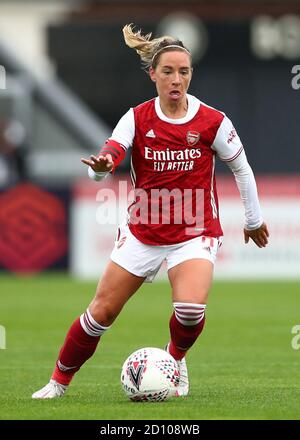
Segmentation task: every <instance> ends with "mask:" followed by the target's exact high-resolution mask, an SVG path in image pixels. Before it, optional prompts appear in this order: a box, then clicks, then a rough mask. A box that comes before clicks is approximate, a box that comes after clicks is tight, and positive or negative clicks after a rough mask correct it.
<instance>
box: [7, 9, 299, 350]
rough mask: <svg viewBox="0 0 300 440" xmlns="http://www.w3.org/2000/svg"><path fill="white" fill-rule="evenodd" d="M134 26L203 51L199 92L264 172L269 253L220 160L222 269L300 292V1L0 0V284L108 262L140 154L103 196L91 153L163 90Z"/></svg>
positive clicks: (91, 273)
mask: <svg viewBox="0 0 300 440" xmlns="http://www.w3.org/2000/svg"><path fill="white" fill-rule="evenodd" d="M126 23H135V24H136V25H137V27H141V28H142V29H143V30H144V31H145V32H153V35H154V36H159V35H162V34H171V35H174V36H178V37H180V38H182V39H183V40H184V42H185V44H186V46H187V47H189V48H190V49H191V50H192V52H193V56H194V76H193V80H192V84H191V89H190V92H191V93H192V94H195V95H196V96H198V97H199V98H200V99H201V100H202V101H204V102H206V103H207V104H209V105H211V106H213V107H216V108H217V109H220V110H222V111H224V112H225V113H226V114H227V115H228V116H229V117H230V118H231V119H232V120H233V122H234V124H235V126H236V128H237V131H238V133H239V135H240V137H241V139H242V141H243V143H244V145H245V148H246V152H247V155H248V159H249V162H250V163H251V165H252V168H253V170H254V173H255V175H256V177H257V183H258V189H259V194H260V199H261V205H262V209H263V214H264V217H265V219H266V221H267V223H268V225H269V229H270V235H271V237H270V245H269V247H268V248H267V249H263V250H260V249H257V248H255V247H254V245H252V244H249V245H248V246H245V245H244V244H243V235H242V226H243V208H242V204H241V202H240V200H239V196H238V193H237V190H236V188H235V184H234V179H233V177H232V175H230V172H229V171H228V170H227V168H226V167H225V166H224V165H223V164H222V163H218V166H217V183H218V191H219V199H220V210H221V219H222V224H223V228H224V233H225V238H224V244H223V246H222V249H221V252H220V258H219V260H218V262H217V265H216V271H215V274H216V278H217V279H218V280H220V282H221V283H222V282H224V280H233V281H236V280H240V281H243V280H244V282H245V284H244V285H245V286H246V285H247V286H248V288H249V284H246V283H247V282H248V281H249V280H252V281H253V280H260V281H268V280H278V282H280V283H282V286H286V285H287V283H288V282H290V281H291V280H294V284H293V285H294V286H295V290H294V295H296V293H297V292H298V293H300V282H299V279H300V168H299V164H300V148H299V123H300V117H299V115H300V111H299V103H300V78H299V75H298V76H297V74H298V73H299V72H300V1H297V0H294V1H292V0H288V1H284V0H282V1H280V0H278V1H276V0H269V1H268V0H261V1H259V0H239V1H238V0H228V1H225V0H223V1H217V0H211V1H208V0H207V1H206V0H202V1H201V0H195V1H193V0H186V1H184V2H182V1H177V0H170V1H168V0H151V1H148V0H138V1H126V0H123V1H122V0H119V1H118V0H110V1H109V0H107V1H101V0H98V1H97V0H94V1H92V0H78V1H77V0H74V1H71V0H70V1H67V0H61V1H49V0H48V1H47V0H43V1H26V2H24V1H21V0H19V1H18V0H1V3H0V290H2V288H4V287H5V289H8V288H9V287H8V286H9V285H10V284H9V281H8V280H9V279H11V280H14V282H17V281H16V280H18V283H19V284H18V285H19V286H22V285H24V284H23V283H25V282H26V280H28V276H29V275H31V276H35V275H37V274H42V275H46V277H45V284H44V285H45V290H46V286H48V275H49V274H52V273H54V274H56V273H57V272H58V271H60V272H62V273H64V274H65V277H66V279H67V278H68V277H70V278H72V279H73V280H74V279H75V280H76V279H79V280H85V281H87V282H89V281H92V282H93V281H95V280H96V279H97V278H98V276H99V275H100V274H101V271H102V270H103V268H104V266H105V264H106V261H107V258H108V256H109V254H110V251H111V249H112V246H113V242H114V237H115V233H116V229H117V222H118V220H119V219H122V216H123V213H124V210H125V206H126V196H127V193H126V188H125V189H124V188H123V187H120V185H119V182H120V181H122V182H123V183H124V182H129V180H128V170H129V163H130V158H129V157H127V158H126V160H125V162H124V163H123V164H122V165H121V166H120V168H119V170H118V172H117V173H116V175H115V177H114V178H111V179H110V180H107V181H105V186H108V187H109V188H110V189H113V190H114V191H115V193H116V194H117V199H116V201H114V200H110V201H107V200H104V199H103V197H102V195H101V193H99V192H98V191H99V189H101V188H102V184H99V183H95V182H92V181H90V180H89V179H88V178H87V169H86V168H85V167H84V166H83V165H82V164H81V162H80V158H81V157H83V156H84V157H85V156H87V155H89V154H91V153H97V151H98V149H99V147H100V146H101V145H102V144H103V143H104V141H105V140H106V138H107V137H108V136H109V135H110V133H111V131H112V129H113V127H114V125H115V124H116V123H117V122H118V120H119V118H120V117H121V116H122V115H123V114H124V113H125V112H126V111H127V109H128V108H129V107H132V106H135V105H137V104H138V103H140V102H142V101H144V100H147V99H150V98H152V97H153V96H155V90H154V88H153V85H152V83H151V82H150V81H149V80H148V78H147V76H146V75H145V73H144V72H143V71H142V70H141V68H140V63H139V59H138V57H137V56H136V55H135V54H134V52H133V51H132V50H129V49H128V48H127V47H126V46H125V43H124V42H123V37H122V27H123V25H124V24H126ZM128 186H129V185H128ZM104 208H105V209H104ZM104 211H105V213H106V214H107V213H108V212H109V214H110V215H109V222H106V223H105V222H104V221H103V215H104ZM104 223H105V224H104ZM95 237H96V238H95ZM16 275H17V278H16ZM164 277H165V275H164V273H161V274H160V278H161V279H162V280H163V279H164ZM37 279H38V280H40V279H41V278H40V277H37ZM60 279H61V278H60V277H59V280H60ZM1 280H2V282H1ZM3 280H5V282H3ZM72 282H73V281H72ZM1 284H2V288H1ZM221 285H222V284H220V286H221ZM224 285H225V284H224ZM91 286H94V284H92V285H91ZM39 287H40V291H39V293H38V295H39V296H40V300H41V298H42V296H43V287H41V284H39ZM298 288H299V289H298ZM92 289H93V288H92ZM250 290H251V289H250ZM298 290H299V291H298ZM284 293H285V292H284V291H283V292H282V296H284ZM5 294H7V291H6V292H4V291H3V290H2V292H1V294H0V303H1V296H2V298H3V299H4V298H5ZM24 294H26V292H24ZM57 295H58V296H59V295H60V293H59V292H57ZM278 295H279V297H280V294H279V292H278ZM279 297H276V301H279V299H278V298H279ZM88 300H89V299H88ZM88 300H86V299H85V303H86V302H87V301H88ZM293 304H294V303H293ZM2 306H3V307H0V324H3V325H4V326H5V327H7V324H6V323H7V322H8V321H9V319H8V317H7V316H5V314H3V311H4V310H5V307H4V303H3V304H2ZM7 307H8V306H7ZM293 308H294V306H293ZM1 309H2V313H1ZM6 310H9V309H7V308H6ZM8 313H9V312H8ZM278 313H279V311H278ZM293 324H300V322H298V323H297V322H295V320H293V321H291V322H290V327H289V329H287V332H289V334H290V329H291V326H292V325H293ZM289 334H288V335H287V344H289V338H290V336H289ZM59 340H61V335H60V338H59ZM2 345H3V342H2ZM0 348H1V337H0ZM132 348H135V345H134V344H133V345H132ZM1 351H2V350H0V354H1V355H2V354H3V351H2V353H1ZM125 354H126V352H124V355H125ZM298 354H299V353H298ZM125 357H127V354H126V356H125Z"/></svg>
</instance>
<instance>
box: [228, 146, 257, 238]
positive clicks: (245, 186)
mask: <svg viewBox="0 0 300 440" xmlns="http://www.w3.org/2000/svg"><path fill="white" fill-rule="evenodd" d="M227 164H228V166H229V168H230V169H231V171H232V172H233V174H234V177H235V181H236V184H237V187H238V189H239V192H240V195H241V199H242V202H243V205H244V209H245V229H248V230H251V229H257V228H259V227H260V226H261V225H262V223H263V218H262V214H261V209H260V205H259V200H258V194H257V187H256V182H255V178H254V175H253V171H252V169H251V167H250V165H249V163H248V161H247V157H246V154H245V152H244V151H242V152H241V153H240V154H239V155H238V157H236V158H235V159H233V160H231V161H229V162H227Z"/></svg>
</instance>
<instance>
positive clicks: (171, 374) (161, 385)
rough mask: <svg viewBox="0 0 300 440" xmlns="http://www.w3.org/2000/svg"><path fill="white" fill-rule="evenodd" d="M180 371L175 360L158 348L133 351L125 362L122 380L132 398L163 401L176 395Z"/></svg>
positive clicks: (125, 389)
mask: <svg viewBox="0 0 300 440" xmlns="http://www.w3.org/2000/svg"><path fill="white" fill-rule="evenodd" d="M179 379H180V373H179V370H178V365H177V362H176V360H175V359H174V358H173V357H172V356H171V355H170V354H169V353H167V352H166V351H164V350H161V349H160V348H153V347H146V348H141V349H139V350H136V351H135V352H133V353H132V354H131V355H130V356H129V357H128V358H127V359H126V361H125V362H124V364H123V367H122V372H121V383H122V387H123V389H124V391H125V394H126V395H127V396H128V397H129V398H130V400H133V401H146V402H162V401H164V400H167V399H168V398H170V397H172V396H174V395H175V394H176V390H177V389H178V385H179Z"/></svg>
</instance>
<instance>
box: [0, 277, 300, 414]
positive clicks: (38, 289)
mask: <svg viewBox="0 0 300 440" xmlns="http://www.w3.org/2000/svg"><path fill="white" fill-rule="evenodd" d="M95 286H96V283H86V282H79V281H75V280H72V279H70V278H69V277H67V276H64V275H56V274H54V275H47V276H46V275H45V276H44V275H41V276H39V277H33V278H31V277H28V278H18V277H13V276H5V275H2V276H1V277H0V290H1V293H0V324H2V325H4V326H5V328H6V332H7V349H6V350H0V389H1V394H0V408H1V411H0V419H43V420H45V419H98V420H110V419H111V420H125V419H130V420H139V419H144V420H155V419H156V420H166V419H169V420H176V419H184V420H201V419H299V415H300V368H299V365H300V350H293V349H292V346H291V339H292V336H293V335H292V333H291V329H292V327H293V326H294V325H296V324H300V315H299V293H300V284H299V283H296V282H288V283H287V282H276V283H275V282H274V283H271V282H269V283H267V282H266V283H263V282H253V283H251V282H250V283H240V282H239V283H238V282H233V283H229V282H226V283H221V282H215V284H214V287H213V290H212V292H211V296H210V300H209V304H208V308H207V321H206V327H205V330H204V332H203V334H202V335H201V336H200V338H199V340H198V341H197V343H196V345H195V346H194V347H193V349H192V350H191V351H190V353H189V355H188V366H189V374H190V382H191V391H190V395H189V396H188V397H187V398H181V399H176V398H174V399H171V400H170V401H167V402H164V403H157V404H155V403H134V402H130V401H129V400H128V399H127V397H126V396H125V394H124V393H123V391H122V389H121V386H120V382H119V378H120V369H121V366H122V363H123V361H124V360H125V359H126V357H127V356H128V355H129V354H130V353H131V352H132V351H134V350H136V349H137V348H140V347H143V346H157V347H163V346H164V345H165V343H166V341H167V340H168V320H169V316H170V314H171V302H170V287H169V285H168V284H164V283H153V284H152V285H147V284H146V285H144V286H143V287H142V288H141V289H140V291H139V292H138V293H137V294H136V295H135V296H134V297H133V298H132V299H131V300H130V301H129V303H128V304H127V305H126V307H125V308H124V310H123V312H122V313H121V315H120V316H119V318H118V319H117V321H116V322H115V323H114V325H113V326H112V328H111V329H110V330H109V331H108V332H107V333H106V334H105V336H104V337H103V338H102V341H101V342H100V345H99V346H98V349H97V352H96V353H95V355H94V357H93V358H92V359H90V360H89V361H88V362H87V364H86V365H85V366H84V367H82V369H81V371H80V372H79V373H78V374H77V376H76V377H75V379H74V380H73V382H72V385H71V386H70V389H69V390H68V393H67V395H66V396H65V397H64V398H63V399H58V400H55V401H54V400H50V401H33V400H31V394H32V392H34V391H36V390H37V389H38V388H40V387H41V386H43V385H44V384H45V383H46V382H47V381H48V379H49V376H50V374H51V372H52V369H53V366H54V362H55V359H56V356H57V352H58V349H59V347H60V346H61V344H62V342H63V339H64V336H65V333H66V331H67V330H68V328H69V326H70V324H71V323H72V322H73V320H74V319H75V318H76V317H77V316H78V315H79V314H80V313H81V312H82V311H83V310H85V308H86V306H87V304H88V303H89V301H90V299H91V297H92V296H93V294H94V290H95Z"/></svg>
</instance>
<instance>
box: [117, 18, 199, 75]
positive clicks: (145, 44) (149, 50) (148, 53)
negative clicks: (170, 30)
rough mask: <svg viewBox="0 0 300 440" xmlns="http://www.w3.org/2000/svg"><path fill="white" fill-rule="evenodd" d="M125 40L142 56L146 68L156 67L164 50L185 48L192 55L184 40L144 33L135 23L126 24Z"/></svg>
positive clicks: (124, 29) (124, 28)
mask: <svg viewBox="0 0 300 440" xmlns="http://www.w3.org/2000/svg"><path fill="white" fill-rule="evenodd" d="M123 35H124V40H125V43H126V44H127V46H129V47H131V48H132V49H134V50H135V51H136V52H137V53H138V55H139V56H140V58H141V61H142V66H143V68H144V69H145V70H148V69H149V67H153V68H154V69H155V67H156V66H157V64H158V61H159V56H158V55H159V54H161V53H162V52H164V50H178V49H179V50H183V51H185V52H187V53H188V54H189V55H190V56H191V54H190V52H189V51H188V50H187V48H186V47H184V45H183V43H182V41H180V40H178V39H176V38H173V37H170V36H168V35H165V36H163V37H160V38H153V39H152V40H151V36H152V33H149V34H146V35H142V30H141V29H140V30H139V31H137V32H135V31H134V26H133V24H132V23H131V24H126V25H125V26H124V27H123Z"/></svg>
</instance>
